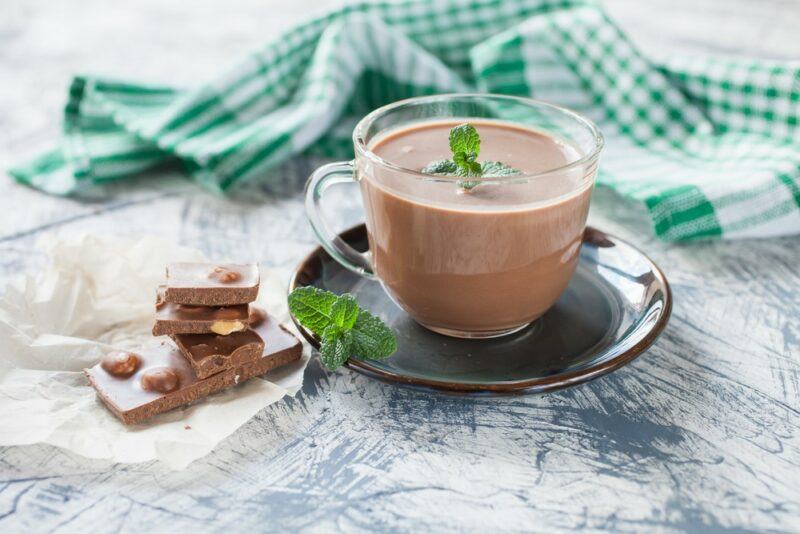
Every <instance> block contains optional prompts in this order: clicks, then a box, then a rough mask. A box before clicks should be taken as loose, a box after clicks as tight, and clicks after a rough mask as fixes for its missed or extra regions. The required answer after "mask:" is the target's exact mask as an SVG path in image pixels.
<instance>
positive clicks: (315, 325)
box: [289, 287, 397, 370]
mask: <svg viewBox="0 0 800 534" xmlns="http://www.w3.org/2000/svg"><path fill="white" fill-rule="evenodd" d="M289 310H290V311H291V312H292V315H294V317H295V319H297V322H299V323H300V324H301V325H303V326H304V327H306V328H308V329H309V330H311V332H313V333H314V335H316V336H317V337H318V338H320V341H321V343H320V347H319V354H320V358H321V359H322V363H324V364H325V366H326V367H327V368H328V369H331V370H333V369H336V368H337V367H339V366H341V365H342V364H343V363H344V362H346V361H347V359H348V358H350V357H351V356H352V357H356V358H360V359H362V360H382V359H384V358H388V357H389V356H391V355H392V354H394V352H395V351H396V350H397V339H396V338H395V336H394V333H393V332H392V330H391V329H390V328H389V327H388V326H386V324H385V323H384V322H383V321H381V320H380V319H379V318H378V317H375V316H374V315H372V314H371V313H369V312H368V311H366V310H363V309H361V308H360V307H359V305H358V302H357V301H356V299H355V297H353V295H350V294H349V293H345V294H344V295H336V294H335V293H331V292H330V291H325V290H323V289H317V288H315V287H298V288H296V289H294V290H293V291H292V292H291V293H289Z"/></svg>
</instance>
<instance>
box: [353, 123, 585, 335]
mask: <svg viewBox="0 0 800 534" xmlns="http://www.w3.org/2000/svg"><path fill="white" fill-rule="evenodd" d="M463 122H467V121H466V120H460V121H459V120H446V121H445V120H441V121H428V122H424V123H417V124H413V125H411V126H406V127H403V128H400V129H396V130H392V131H390V132H389V133H387V134H384V135H383V136H381V137H379V138H377V139H375V140H374V141H373V142H372V143H371V146H370V150H371V151H372V152H373V153H375V154H376V155H378V156H379V157H380V158H381V159H383V160H384V161H387V162H389V163H390V164H392V165H394V166H395V168H392V167H389V166H379V165H369V164H364V165H362V166H361V167H360V168H359V170H358V173H359V183H360V187H361V190H362V194H363V197H364V205H365V210H366V220H367V230H368V235H369V242H370V250H371V253H372V262H373V267H374V270H375V272H376V274H377V276H378V278H379V279H380V280H381V281H382V283H383V285H384V287H385V288H386V289H387V291H388V292H389V294H390V295H391V296H392V297H393V299H394V300H395V301H396V302H397V303H398V304H399V305H400V306H401V307H402V308H404V309H405V310H406V311H407V312H408V313H409V314H410V315H411V316H412V317H414V318H415V319H416V320H417V321H418V322H420V323H422V324H423V325H425V326H428V327H430V328H433V329H435V330H436V329H438V330H440V331H441V330H450V331H461V332H492V331H502V330H508V329H512V328H516V327H519V326H522V325H524V324H527V323H529V322H531V321H533V320H535V319H536V318H538V317H539V316H540V315H542V314H543V313H544V312H545V311H546V310H547V309H548V308H550V307H551V306H552V305H553V304H554V303H555V301H556V300H557V299H558V297H559V295H560V294H561V293H562V292H563V290H564V289H565V288H566V286H567V284H568V283H569V280H570V278H571V277H572V274H573V272H574V270H575V266H576V264H577V261H578V254H579V251H580V244H581V238H582V235H583V230H584V226H585V223H586V216H587V213H588V209H589V198H590V196H591V188H592V182H593V181H592V180H591V179H590V178H591V176H589V177H587V175H586V169H584V168H578V167H572V168H568V169H562V170H557V169H559V168H562V167H564V166H565V165H568V164H570V163H573V162H576V161H578V160H579V159H580V158H581V154H580V153H579V152H578V150H577V148H575V147H573V146H572V145H570V144H568V143H565V142H563V141H561V140H559V139H557V138H555V137H552V136H550V135H547V134H545V133H542V132H539V131H536V130H532V129H527V128H524V127H522V126H516V125H513V124H509V123H504V122H495V121H488V120H469V121H468V122H470V123H471V124H472V125H473V126H475V127H476V129H477V130H478V133H479V134H480V138H481V151H480V156H479V158H478V160H479V161H481V162H483V161H500V162H502V163H504V164H506V165H509V166H511V167H514V168H516V169H518V170H520V171H521V172H522V173H523V175H531V174H538V173H543V172H548V171H554V170H555V172H551V173H549V174H547V175H544V176H537V177H534V178H528V179H526V178H525V177H524V176H523V177H521V178H515V177H506V178H503V179H501V181H500V183H485V184H480V185H478V186H476V187H474V188H472V189H471V190H468V191H467V190H465V189H464V188H462V187H460V186H459V185H458V182H457V181H455V179H444V180H443V179H441V178H440V177H433V176H431V177H430V178H426V177H424V176H420V175H419V174H415V173H413V172H408V171H407V170H405V169H410V170H412V171H419V170H421V169H422V168H423V167H425V166H426V165H427V164H429V163H430V162H431V161H434V160H439V159H445V158H449V157H451V155H450V150H449V145H448V133H449V131H450V129H451V128H453V127H454V126H457V125H458V124H461V123H463Z"/></svg>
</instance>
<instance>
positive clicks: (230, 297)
mask: <svg viewBox="0 0 800 534" xmlns="http://www.w3.org/2000/svg"><path fill="white" fill-rule="evenodd" d="M258 283H259V276H258V266H257V265H255V264H253V263H248V264H246V265H234V264H229V263H226V264H215V263H171V264H170V265H169V266H167V285H166V288H165V289H164V299H165V300H166V301H167V302H173V303H175V304H192V305H194V306H232V305H234V304H247V303H248V302H253V301H254V300H256V297H257V296H258Z"/></svg>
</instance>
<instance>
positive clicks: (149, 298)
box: [0, 236, 309, 469]
mask: <svg viewBox="0 0 800 534" xmlns="http://www.w3.org/2000/svg"><path fill="white" fill-rule="evenodd" d="M41 246H42V247H44V248H45V250H46V251H47V253H48V254H49V256H50V258H51V262H50V265H49V266H48V267H47V268H46V269H45V270H44V271H43V272H41V273H39V274H37V275H35V276H27V277H26V278H24V279H22V280H18V281H14V282H12V283H10V284H9V285H8V286H7V287H6V288H5V292H4V294H3V296H2V298H0V445H28V444H33V443H49V444H51V445H55V446H58V447H63V448H65V449H69V450H70V451H73V452H75V453H77V454H80V455H83V456H87V457H90V458H103V459H108V460H113V461H115V462H144V461H148V460H153V459H157V460H160V461H161V462H164V463H165V464H167V465H168V466H169V467H171V468H174V469H182V468H184V467H186V466H188V465H189V464H190V463H191V462H192V461H194V460H196V459H197V458H200V457H202V456H204V455H206V454H208V453H209V452H211V450H212V449H213V448H214V447H215V446H216V445H217V444H218V443H219V442H220V441H221V440H223V439H224V438H225V437H227V436H228V435H230V434H231V433H232V432H234V431H235V430H236V429H237V428H239V427H240V426H241V425H243V424H244V423H245V422H247V421H248V420H249V419H250V418H251V417H253V416H254V415H255V414H256V413H257V412H258V411H259V410H261V409H262V408H264V407H265V406H268V405H270V404H272V403H274V402H277V401H279V400H280V399H281V398H283V397H284V396H285V395H295V394H296V393H297V391H298V390H299V389H300V387H301V386H302V383H303V371H304V370H305V366H306V363H307V361H308V354H309V348H308V346H306V347H305V350H304V354H303V358H302V359H301V360H300V361H299V362H297V363H295V364H292V365H289V366H286V367H283V368H280V369H276V370H275V371H273V372H272V373H270V374H267V375H265V376H264V377H263V379H259V378H254V379H251V380H249V381H248V382H246V383H244V384H241V385H239V386H236V387H233V388H231V389H228V390H226V391H224V392H221V393H219V394H216V395H213V396H211V397H209V398H207V399H204V400H202V401H200V402H198V403H195V404H194V405H192V406H190V407H188V408H184V409H178V410H174V411H172V412H168V413H165V414H161V415H159V416H157V417H155V418H153V419H152V420H150V421H149V422H148V423H146V424H141V425H135V426H129V427H126V426H125V425H123V424H122V423H120V422H119V421H118V420H117V419H116V418H115V417H114V416H113V415H112V414H111V413H110V412H109V411H107V410H106V409H105V407H104V406H103V405H102V404H101V403H100V401H99V400H97V399H96V397H95V393H94V390H93V389H92V388H90V387H89V386H88V385H87V381H86V379H85V377H84V376H83V373H82V372H81V370H82V369H83V368H85V367H91V366H92V365H94V364H95V363H96V362H97V361H98V360H99V359H100V357H101V356H102V354H104V353H105V352H106V351H108V350H110V349H111V348H112V347H113V348H119V349H127V350H133V351H136V350H138V349H140V348H141V347H143V346H146V345H148V344H157V343H158V342H159V341H160V340H159V339H158V338H154V337H153V336H152V334H151V329H152V326H153V321H154V303H155V290H156V286H157V285H158V284H159V283H163V280H164V269H165V266H166V264H167V263H169V262H170V261H182V260H183V261H187V260H189V261H190V260H203V257H202V255H201V254H200V253H199V252H198V251H195V250H191V249H185V248H175V246H174V245H173V244H170V243H167V242H165V241H162V240H159V239H156V238H143V239H140V240H138V241H126V240H119V239H110V238H100V237H94V236H81V237H76V238H72V239H69V240H62V239H59V240H56V239H50V240H48V241H46V242H43V243H41ZM214 259H215V260H217V261H223V260H229V261H236V258H214ZM287 276H288V273H287V272H285V271H276V270H268V269H266V270H265V269H263V268H262V269H261V289H260V292H259V298H258V304H259V305H261V306H262V307H264V308H265V309H267V310H268V311H269V312H270V313H271V314H272V315H274V316H275V317H277V318H278V319H279V320H280V321H282V322H284V323H286V320H287V318H288V312H287V309H286V298H285V290H286V281H287Z"/></svg>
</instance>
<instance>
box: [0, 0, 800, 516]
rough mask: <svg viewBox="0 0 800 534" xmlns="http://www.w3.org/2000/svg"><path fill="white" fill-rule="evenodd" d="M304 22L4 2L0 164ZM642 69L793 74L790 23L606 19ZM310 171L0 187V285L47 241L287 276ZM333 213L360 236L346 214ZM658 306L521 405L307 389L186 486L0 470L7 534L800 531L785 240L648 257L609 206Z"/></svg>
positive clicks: (303, 246) (794, 332) (669, 8)
mask: <svg viewBox="0 0 800 534" xmlns="http://www.w3.org/2000/svg"><path fill="white" fill-rule="evenodd" d="M327 3H328V2H324V1H319V2H315V1H313V0H295V1H294V2H283V1H282V0H269V1H265V0H228V1H226V2H224V3H223V2H215V1H213V0H196V1H195V2H192V8H191V10H188V9H187V8H186V5H187V4H185V3H182V2H179V1H177V0H169V1H167V0H143V1H140V2H136V3H132V2H115V3H111V2H103V1H102V0H69V1H63V2H47V1H46V0H0V6H2V11H3V16H2V17H0V79H2V80H3V83H2V84H1V85H0V132H2V133H0V161H1V162H2V166H3V167H5V166H6V165H7V164H8V163H10V162H11V161H12V160H13V161H16V160H17V159H19V158H25V157H27V156H29V155H33V154H34V153H36V152H38V151H40V150H41V149H42V148H44V147H45V146H46V145H47V143H48V142H49V141H51V140H53V139H55V138H56V137H57V135H58V120H59V115H60V108H61V105H62V104H63V99H64V93H65V87H66V84H67V81H68V79H69V75H70V74H72V73H76V72H101V73H105V74H109V75H116V76H120V77H130V78H136V79H144V80H149V81H153V82H170V83H175V84H178V85H190V84H192V83H194V82H195V80H196V79H198V78H202V77H207V76H209V74H212V73H214V72H217V71H219V70H220V69H221V68H222V67H224V66H225V65H227V64H229V63H230V61H231V60H232V58H233V59H234V60H235V58H238V57H240V56H241V55H242V54H244V53H246V52H247V51H248V50H250V49H252V48H254V47H256V46H257V45H259V44H260V43H262V42H263V41H264V40H266V39H269V38H270V36H271V35H272V34H273V33H274V31H276V30H278V29H280V28H282V27H284V26H285V25H286V24H289V23H292V22H294V21H296V20H298V19H300V18H301V17H303V16H305V15H307V14H308V13H309V12H310V11H313V10H316V9H320V8H322V7H324V5H325V4H327ZM608 8H609V10H610V12H611V14H612V16H614V17H615V18H616V19H617V20H618V21H619V23H620V24H621V25H622V26H623V27H624V28H625V29H627V30H628V31H629V32H630V33H631V35H632V37H633V38H634V39H635V40H636V41H637V42H638V43H639V44H640V45H641V47H642V48H644V49H645V50H646V51H647V52H649V53H652V54H654V55H659V54H664V53H666V52H670V51H675V50H680V51H684V52H693V53H724V54H729V53H746V54H750V55H757V56H761V57H774V58H795V59H796V58H798V57H800V41H798V40H797V37H796V36H797V28H798V25H799V24H800V4H798V2H796V1H791V0H769V1H762V2H747V1H744V0H737V1H722V0H713V1H707V2H697V1H696V0H669V1H667V0H657V1H652V2H646V3H645V2H636V1H635V0H612V1H609V2H608ZM317 163H318V162H315V161H307V160H297V161H292V162H290V163H289V164H287V165H285V166H284V167H283V168H281V169H279V170H277V171H275V173H274V176H273V181H274V185H272V186H270V187H268V188H267V187H263V186H249V187H248V188H247V189H246V190H244V191H239V192H237V194H236V195H235V198H233V199H230V200H225V199H219V198H215V197H212V196H210V195H208V194H206V193H204V192H202V191H200V190H198V189H197V188H196V187H194V186H192V185H191V184H189V183H187V182H186V181H184V180H181V179H180V178H179V177H176V176H169V175H166V174H162V175H159V176H154V177H150V178H146V179H141V180H137V181H135V182H133V183H126V184H122V185H119V186H113V187H110V188H109V189H107V190H104V191H103V192H102V194H101V195H99V196H98V198H97V199H96V200H93V201H92V202H78V201H75V200H66V199H60V198H52V197H47V196H45V195H42V194H40V193H37V192H35V191H31V190H28V189H25V188H22V187H20V186H17V185H15V184H13V183H12V182H11V181H10V180H8V179H6V178H5V177H4V178H2V180H3V181H2V191H3V193H2V195H0V282H5V280H7V279H8V277H10V276H12V275H14V274H16V273H19V272H23V271H32V270H35V269H36V268H38V267H39V266H40V265H41V263H42V262H43V260H44V258H42V257H41V255H40V254H39V253H37V252H36V248H35V242H36V239H37V238H38V237H40V236H43V235H47V234H62V235H63V234H70V233H78V232H84V231H88V232H95V233H104V234H109V233H113V234H119V235H125V236H139V235H142V234H159V235H161V236H165V237H167V238H171V239H174V240H175V241H178V242H181V243H183V244H187V245H191V246H195V247H198V248H200V249H202V250H203V251H204V252H206V253H207V254H208V255H209V256H216V257H234V258H248V257H252V258H255V259H258V260H260V261H261V262H262V263H263V264H265V265H268V266H277V267H286V268H290V267H292V266H293V265H295V264H296V262H297V261H298V260H299V259H300V258H301V257H302V256H303V255H305V254H306V253H307V252H308V251H309V250H310V249H311V248H312V247H313V246H314V245H315V243H314V241H313V238H312V235H311V233H310V231H309V229H308V227H307V224H306V222H305V220H304V217H303V214H302V203H301V200H300V194H301V189H302V182H303V180H304V177H305V176H307V175H308V173H309V171H310V169H311V168H313V166H314V165H316V164H317ZM333 209H334V210H335V211H336V216H338V217H339V218H340V219H341V221H342V222H341V225H342V226H343V227H344V226H347V225H349V224H352V223H354V222H356V221H357V220H358V218H359V207H358V206H357V205H355V204H354V201H353V200H352V196H348V195H346V194H344V195H341V196H340V199H339V202H336V203H335V206H333ZM590 222H591V223H592V224H595V225H597V226H599V227H601V228H603V229H606V230H608V231H610V232H612V233H615V234H617V235H619V236H621V237H623V238H626V239H628V240H630V241H632V242H633V243H635V244H636V245H638V246H640V247H641V248H642V249H644V250H645V251H647V252H648V254H649V255H650V256H651V257H652V258H653V259H654V260H655V261H656V262H657V263H658V264H659V265H660V266H661V267H662V268H663V269H664V271H665V272H666V273H667V276H668V277H669V279H670V282H671V283H672V287H673V290H674V297H675V307H674V311H673V316H672V320H671V322H670V324H669V326H668V328H667V330H666V332H665V333H664V335H663V336H662V337H661V338H660V339H659V340H658V342H657V343H656V344H655V346H654V347H653V348H652V349H651V350H650V351H648V352H647V353H646V354H644V355H643V356H642V357H641V358H639V359H638V360H636V361H635V362H634V363H633V364H631V365H629V366H627V367H625V368H623V369H621V370H619V371H617V372H615V373H613V374H612V375H609V376H606V377H604V378H601V379H599V380H596V381H594V382H592V383H589V384H586V385H583V386H580V387H576V388H572V389H568V390H564V391H559V392H555V393H551V394H546V395H540V396H527V397H504V398H486V397H481V398H463V397H457V396H448V395H443V394H435V393H425V392H419V391H414V390H408V389H402V388H398V387H395V386H391V385H386V384H382V383H378V382H374V381H371V380H369V379H367V378H365V377H362V376H359V375H356V374H353V373H351V372H349V371H347V370H341V371H339V372H334V373H330V372H327V371H325V370H324V369H322V368H321V367H320V366H319V365H318V364H317V363H316V362H312V364H311V365H310V366H309V368H308V370H307V373H306V378H305V385H304V388H303V391H302V392H301V393H300V394H298V396H297V397H296V398H294V399H289V400H288V401H286V402H280V403H278V404H275V405H273V406H270V407H268V408H267V409H265V410H263V411H262V412H261V413H260V414H259V415H258V416H257V417H256V418H255V419H254V420H252V421H250V422H249V423H248V424H246V425H245V426H244V427H242V428H241V429H240V430H238V431H237V432H236V433H235V434H234V435H232V436H231V437H230V438H229V439H227V440H225V441H223V442H222V443H221V444H220V446H219V447H218V448H217V450H215V451H214V452H213V453H212V454H210V455H209V456H208V457H206V458H204V459H202V460H199V461H197V462H195V463H194V464H192V465H191V466H190V467H189V468H188V469H186V470H185V471H181V472H168V471H166V470H165V469H164V467H163V466H160V465H158V464H144V465H110V464H108V463H107V462H102V461H91V460H86V459H84V458H81V457H78V456H75V455H72V454H70V453H67V452H64V451H62V450H59V449H56V448H53V447H50V446H30V447H11V448H3V449H0V530H1V531H3V532H13V531H40V530H47V531H59V532H60V531H86V530H87V529H91V531H93V532H118V531H145V530H147V531H153V530H156V531H175V532H179V531H184V530H188V529H190V528H194V529H198V528H199V529H215V530H216V529H219V530H221V529H225V528H236V529H242V530H244V529H249V528H259V529H270V530H284V529H289V530H314V531H330V530H332V529H341V530H390V529H392V530H394V529H397V530H415V531H426V530H436V531H449V530H466V529H475V530H477V529H490V528H491V529H497V528H503V529H510V530H522V529H531V528H536V529H538V530H545V529H547V530H550V529H558V530H570V529H586V528H590V529H609V530H614V531H640V530H648V531H651V530H669V531H672V530H678V531H680V530H693V531H694V530H702V529H705V530H709V531H721V530H726V529H757V530H766V529H776V530H792V529H797V528H800V523H798V517H800V317H799V316H800V313H799V312H798V306H799V303H800V274H799V273H800V269H798V264H800V239H797V238H784V239H773V240H767V241H748V242H733V243H708V244H693V245H684V246H674V245H668V244H664V243H661V242H658V241H656V240H655V239H654V238H653V237H652V233H651V232H650V231H649V229H648V227H647V223H646V222H645V221H644V219H643V218H642V217H641V214H640V213H639V212H638V211H637V210H636V209H631V207H630V206H628V205H624V204H620V203H619V202H618V201H616V200H615V199H613V198H611V195H610V194H608V193H607V192H604V191H602V190H600V191H598V192H597V194H596V198H595V202H594V205H593V208H592V214H591V221H590Z"/></svg>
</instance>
